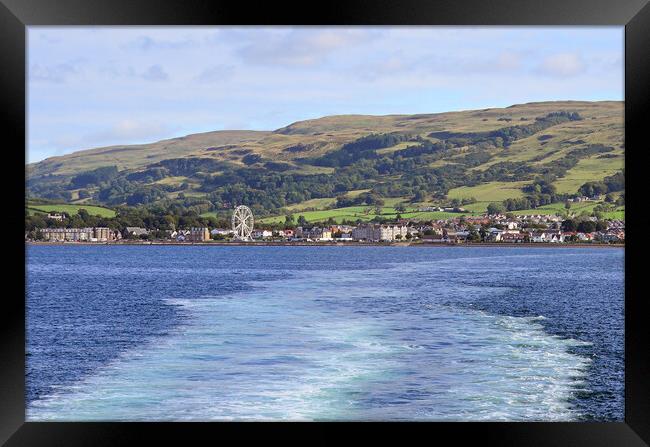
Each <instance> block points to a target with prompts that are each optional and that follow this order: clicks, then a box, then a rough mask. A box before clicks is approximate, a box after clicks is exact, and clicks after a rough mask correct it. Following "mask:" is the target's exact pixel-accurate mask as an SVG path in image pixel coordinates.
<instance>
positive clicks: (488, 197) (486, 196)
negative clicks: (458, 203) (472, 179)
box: [447, 182, 529, 202]
mask: <svg viewBox="0 0 650 447" xmlns="http://www.w3.org/2000/svg"><path fill="white" fill-rule="evenodd" d="M528 183H529V182H489V183H484V184H482V185H476V186H461V187H459V188H454V189H450V190H449V192H448V193H447V197H449V198H450V199H469V198H472V197H473V198H475V199H476V200H477V201H478V202H498V201H502V200H505V199H515V198H518V197H523V196H524V193H523V191H522V190H521V188H522V187H523V186H524V185H527V184H528Z"/></svg>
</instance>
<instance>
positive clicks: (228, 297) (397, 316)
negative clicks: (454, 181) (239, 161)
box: [25, 244, 625, 421]
mask: <svg viewBox="0 0 650 447" xmlns="http://www.w3.org/2000/svg"><path fill="white" fill-rule="evenodd" d="M26 254H27V264H26V274H27V277H26V290H27V292H26V306H27V309H26V314H27V337H26V347H25V351H26V393H25V399H26V405H25V406H26V419H27V420H28V421H230V420H236V421H239V420H256V421H257V420H261V421H284V420H287V421H339V420H342V421H622V420H623V419H624V373H625V371H624V249H623V248H588V247H586V248H564V247H563V248H560V247H553V248H551V247H540V248H537V247H414V246H410V247H406V246H404V247H382V246H348V247H345V246H328V247H319V246H223V245H221V246H199V245H188V246H171V245H170V246H141V245H140V246H136V245H133V246H111V245H97V246H92V245H73V244H69V245H61V246H37V245H30V246H28V247H27V248H26Z"/></svg>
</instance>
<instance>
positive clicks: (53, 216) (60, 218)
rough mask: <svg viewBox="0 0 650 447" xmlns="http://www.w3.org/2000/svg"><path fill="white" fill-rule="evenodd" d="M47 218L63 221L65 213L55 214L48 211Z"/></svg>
mask: <svg viewBox="0 0 650 447" xmlns="http://www.w3.org/2000/svg"><path fill="white" fill-rule="evenodd" d="M47 218H48V219H52V220H58V221H62V220H63V214H59V213H53V214H52V213H48V215H47Z"/></svg>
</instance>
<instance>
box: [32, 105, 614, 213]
mask: <svg viewBox="0 0 650 447" xmlns="http://www.w3.org/2000/svg"><path fill="white" fill-rule="evenodd" d="M623 166H624V146H623V103H622V102H618V101H602V102H578V101H555V102H540V103H529V104H518V105H514V106H510V107H506V108H494V109H484V110H468V111H459V112H448V113H438V114H420V115H387V116H367V115H340V116H330V117H323V118H319V119H313V120H306V121H300V122H296V123H293V124H290V125H288V126H286V127H283V128H281V129H278V130H276V131H218V132H207V133H202V134H194V135H188V136H185V137H180V138H174V139H169V140H163V141H159V142H156V143H151V144H141V145H132V146H113V147H106V148H97V149H90V150H86V151H79V152H75V153H72V154H68V155H64V156H60V157H53V158H49V159H47V160H44V161H42V162H39V163H35V164H31V165H28V166H27V188H28V193H29V194H30V196H32V197H42V198H48V199H50V200H54V201H57V202H66V203H68V204H74V206H81V205H82V204H84V202H86V201H88V200H92V201H93V203H101V204H105V205H107V206H109V207H112V206H117V205H124V204H126V205H146V206H162V207H170V206H176V207H182V208H183V209H189V210H194V211H196V212H198V213H199V214H205V213H210V214H215V215H216V214H219V213H220V212H222V211H224V212H225V210H228V209H231V208H232V206H233V205H235V204H240V203H244V204H247V205H249V206H251V207H252V208H253V209H254V212H255V213H256V215H258V216H260V217H264V215H266V216H268V217H269V218H272V216H273V215H282V216H283V215H285V214H286V213H288V212H291V213H294V214H296V213H298V212H303V211H304V213H319V212H321V213H325V214H324V215H327V216H328V217H333V218H337V219H343V218H353V217H354V218H361V219H365V218H366V217H367V216H368V214H367V213H365V211H366V210H365V208H364V210H363V211H360V210H353V209H351V206H352V208H354V206H363V207H366V208H372V209H374V203H371V202H372V201H373V200H376V198H377V197H381V198H382V201H383V203H384V204H385V206H392V205H393V203H396V202H398V201H402V202H406V203H412V202H424V203H436V204H439V203H448V201H450V200H453V199H456V200H457V201H461V202H463V204H464V205H463V207H464V208H466V209H467V210H468V212H472V213H480V212H484V211H485V209H486V207H487V205H488V204H489V203H491V202H497V201H502V200H505V199H520V198H522V197H528V196H530V192H526V191H527V188H528V189H530V188H531V187H533V186H534V185H535V182H539V181H542V179H543V180H544V181H545V182H547V183H549V184H551V185H552V186H553V188H554V194H560V195H561V194H565V195H566V194H569V195H571V194H577V193H578V189H579V188H580V187H581V186H582V185H583V184H584V183H586V182H598V181H603V180H604V179H606V178H608V177H610V176H612V175H613V174H615V173H618V172H621V171H622V169H623ZM540 194H541V195H543V194H544V193H539V194H538V196H537V197H538V198H540V197H541V195H540ZM368 195H370V196H372V197H371V198H369V199H368V200H366V199H365V198H366V197H367V196H368ZM337 197H339V198H345V199H350V200H351V201H350V200H348V202H349V203H348V202H345V201H343V202H341V203H343V204H342V205H337ZM355 198H357V199H360V200H357V201H356V202H355V201H354V200H352V199H355ZM541 198H542V199H543V200H547V198H544V197H541ZM364 200H365V201H364ZM470 201H475V203H467V202H470ZM310 216H311V217H312V218H313V219H320V217H322V216H321V215H320V214H312V215H310ZM405 217H406V216H405Z"/></svg>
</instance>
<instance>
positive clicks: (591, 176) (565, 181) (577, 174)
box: [554, 157, 624, 193]
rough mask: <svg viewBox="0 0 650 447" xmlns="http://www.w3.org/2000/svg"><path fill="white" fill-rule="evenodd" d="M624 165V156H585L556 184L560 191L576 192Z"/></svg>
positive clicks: (613, 172)
mask: <svg viewBox="0 0 650 447" xmlns="http://www.w3.org/2000/svg"><path fill="white" fill-rule="evenodd" d="M623 166H624V164H623V158H622V157H617V158H597V157H589V158H585V159H582V160H580V161H579V162H578V164H577V165H576V166H574V167H573V168H571V169H569V170H568V171H567V173H566V175H565V176H564V177H562V178H560V179H557V180H556V181H555V182H554V184H555V186H556V187H557V192H559V193H575V192H576V191H577V190H578V188H580V186H582V185H583V184H585V183H586V182H596V181H599V180H602V179H604V178H605V177H607V176H610V175H613V174H615V173H616V172H618V171H620V170H621V169H623Z"/></svg>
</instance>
